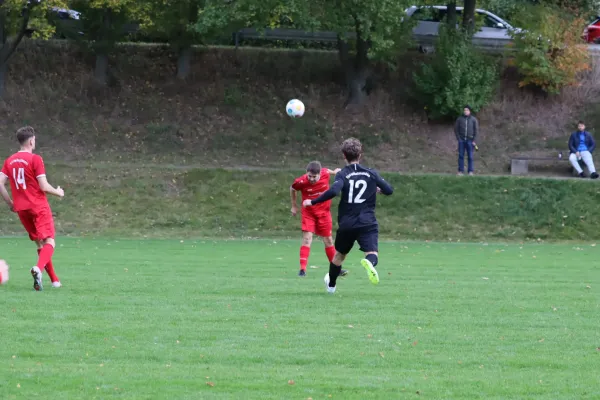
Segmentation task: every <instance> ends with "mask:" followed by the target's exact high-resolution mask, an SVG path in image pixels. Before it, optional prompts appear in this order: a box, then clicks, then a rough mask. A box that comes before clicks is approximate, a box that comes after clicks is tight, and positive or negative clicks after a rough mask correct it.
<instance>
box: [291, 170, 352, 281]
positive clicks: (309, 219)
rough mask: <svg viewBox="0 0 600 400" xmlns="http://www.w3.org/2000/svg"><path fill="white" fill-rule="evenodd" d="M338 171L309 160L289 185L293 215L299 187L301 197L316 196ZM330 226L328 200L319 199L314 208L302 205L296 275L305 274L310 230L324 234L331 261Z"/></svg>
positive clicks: (324, 189)
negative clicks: (298, 269) (304, 169)
mask: <svg viewBox="0 0 600 400" xmlns="http://www.w3.org/2000/svg"><path fill="white" fill-rule="evenodd" d="M338 171H339V169H336V170H334V171H332V170H330V169H328V168H322V167H321V163H320V162H318V161H312V162H310V163H309V164H308V165H307V166H306V174H304V175H302V176H301V177H299V178H297V179H296V180H295V181H294V183H293V184H292V186H291V187H290V197H291V199H292V215H293V216H296V214H297V213H298V207H297V205H296V202H297V200H296V192H298V191H299V192H301V193H302V201H304V200H307V199H309V200H311V199H316V198H317V197H319V196H320V195H321V194H322V193H324V192H326V191H327V189H329V179H330V177H331V175H332V174H333V175H335V174H337V173H338ZM332 229H333V222H332V219H331V201H327V202H324V203H321V204H319V205H318V206H316V207H314V208H312V207H311V208H306V207H303V208H302V246H301V247H300V272H299V273H298V275H299V276H306V265H307V264H308V256H309V255H310V245H311V244H312V239H313V234H315V235H317V236H321V237H322V238H323V243H324V244H325V253H326V254H327V258H328V259H329V262H331V260H332V259H333V256H334V255H335V248H334V247H333V237H332ZM347 272H348V271H346V270H343V271H342V272H341V273H340V275H342V276H344V275H346V274H347Z"/></svg>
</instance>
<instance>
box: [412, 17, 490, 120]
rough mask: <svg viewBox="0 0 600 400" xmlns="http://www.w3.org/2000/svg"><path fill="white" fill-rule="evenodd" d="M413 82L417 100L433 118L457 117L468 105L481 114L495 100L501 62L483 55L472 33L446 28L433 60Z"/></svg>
mask: <svg viewBox="0 0 600 400" xmlns="http://www.w3.org/2000/svg"><path fill="white" fill-rule="evenodd" d="M413 80H414V85H415V88H414V96H415V98H416V100H417V101H418V102H419V103H420V105H421V106H422V107H424V108H425V109H426V110H427V114H428V115H429V117H430V118H432V119H442V118H446V117H455V116H456V115H458V114H459V113H460V112H461V111H462V109H463V107H464V105H465V104H469V105H470V106H471V107H472V108H473V110H474V111H475V112H477V111H479V110H480V109H481V108H482V107H484V106H485V105H486V104H487V103H488V102H489V101H490V100H491V99H492V97H493V95H494V92H495V89H496V87H497V84H498V80H499V68H498V62H497V61H495V60H494V59H492V58H491V57H486V56H484V55H483V54H481V53H479V52H478V51H477V50H476V49H475V48H474V46H473V44H472V42H471V36H470V35H469V34H468V33H466V32H464V31H462V30H456V29H448V28H447V27H446V26H442V27H440V32H439V36H438V38H437V41H436V45H435V53H434V55H433V57H432V59H430V60H428V62H424V63H422V65H421V69H420V70H418V71H417V72H415V73H414V74H413Z"/></svg>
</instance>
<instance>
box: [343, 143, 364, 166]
mask: <svg viewBox="0 0 600 400" xmlns="http://www.w3.org/2000/svg"><path fill="white" fill-rule="evenodd" d="M342 153H344V157H346V161H348V162H353V161H358V160H359V159H360V156H361V154H362V144H361V143H360V140H358V139H355V138H349V139H346V140H344V143H342Z"/></svg>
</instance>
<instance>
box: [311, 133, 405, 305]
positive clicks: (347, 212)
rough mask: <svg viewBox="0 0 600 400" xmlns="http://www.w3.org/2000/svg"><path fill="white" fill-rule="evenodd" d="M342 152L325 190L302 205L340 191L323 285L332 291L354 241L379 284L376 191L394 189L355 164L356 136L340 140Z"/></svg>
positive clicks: (358, 152)
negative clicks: (331, 251) (331, 253)
mask: <svg viewBox="0 0 600 400" xmlns="http://www.w3.org/2000/svg"><path fill="white" fill-rule="evenodd" d="M342 154H344V159H345V160H346V163H347V166H346V167H345V168H344V169H342V170H341V171H340V172H338V173H337V174H336V176H335V182H334V183H333V184H332V185H331V187H330V188H329V190H327V191H326V192H325V193H323V194H322V195H321V196H319V197H318V198H316V199H313V200H305V201H304V202H303V205H304V206H305V207H310V206H313V205H315V204H319V203H322V202H324V201H327V200H330V199H332V198H334V197H335V196H337V195H338V194H340V193H341V194H342V198H341V199H340V204H339V207H338V230H337V232H336V235H335V250H336V254H335V256H334V258H333V261H332V262H331V263H330V264H329V273H328V274H327V275H325V286H326V288H327V291H328V292H329V293H335V285H336V282H337V278H338V276H339V275H340V271H341V270H342V263H343V262H344V259H345V258H346V255H347V254H348V253H350V250H351V249H352V247H353V246H354V242H355V241H356V242H358V244H359V245H360V250H361V251H363V252H364V253H365V258H364V259H363V260H362V261H361V264H362V266H363V267H365V269H366V270H367V273H368V275H369V279H370V280H371V282H372V283H373V284H377V283H379V275H378V274H377V270H376V269H375V267H376V266H377V256H378V242H379V224H378V223H377V218H375V205H376V203H377V193H383V194H385V195H391V194H392V193H393V191H394V189H393V188H392V186H391V185H390V184H389V183H387V182H386V181H385V180H384V179H383V178H382V177H381V176H379V174H378V173H377V172H376V171H374V170H372V169H369V168H366V167H363V166H362V165H360V164H359V162H360V158H361V156H362V145H361V143H360V141H359V140H358V139H354V138H350V139H346V140H345V141H344V143H342Z"/></svg>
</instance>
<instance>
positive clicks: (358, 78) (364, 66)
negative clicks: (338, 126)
mask: <svg viewBox="0 0 600 400" xmlns="http://www.w3.org/2000/svg"><path fill="white" fill-rule="evenodd" d="M355 21H356V53H355V54H354V57H353V59H352V57H351V55H350V51H349V49H348V42H346V41H345V40H343V39H342V38H338V53H339V57H340V62H341V64H342V68H344V72H345V75H346V88H347V91H348V98H347V99H346V102H345V103H344V107H347V106H349V105H362V104H364V102H365V100H366V98H367V95H368V93H367V90H368V89H367V81H368V79H369V75H370V70H369V48H370V46H371V43H370V42H369V41H367V40H365V39H364V38H363V37H362V35H361V29H360V24H359V22H358V20H357V19H355Z"/></svg>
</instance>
